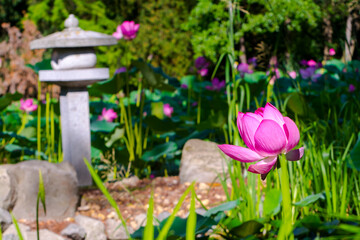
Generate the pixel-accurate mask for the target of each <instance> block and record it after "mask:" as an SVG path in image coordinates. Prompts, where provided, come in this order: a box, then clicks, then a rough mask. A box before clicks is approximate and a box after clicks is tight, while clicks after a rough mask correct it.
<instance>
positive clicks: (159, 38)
mask: <svg viewBox="0 0 360 240" xmlns="http://www.w3.org/2000/svg"><path fill="white" fill-rule="evenodd" d="M191 6H192V3H191V1H184V0H183V1H171V0H162V1H144V2H142V1H134V0H128V1H118V0H117V1H109V0H103V1H100V0H98V1H82V0H44V1H39V0H33V1H32V2H31V3H30V6H29V8H28V14H27V16H26V17H27V18H29V19H31V20H33V21H34V22H35V23H36V25H37V26H38V27H39V30H40V32H42V33H43V34H44V35H47V34H50V33H52V32H55V31H60V30H62V29H63V28H64V20H65V19H66V17H67V16H68V15H69V14H70V13H73V14H75V16H77V17H78V19H79V25H80V27H81V28H82V29H85V30H91V31H98V32H102V33H106V34H112V33H113V32H115V30H116V27H117V26H118V25H119V24H121V23H122V22H123V21H125V20H129V21H130V20H133V21H135V22H136V23H140V30H139V32H138V35H137V37H136V38H135V39H134V40H133V41H126V40H124V39H121V40H120V41H119V44H118V45H117V46H114V47H111V48H110V49H109V47H99V48H98V49H97V51H98V65H99V66H110V69H111V72H114V71H115V70H116V68H118V67H120V66H128V65H129V63H130V61H131V60H133V59H138V58H143V59H148V61H151V62H152V64H153V65H154V66H161V67H162V68H163V69H164V70H165V72H167V73H169V74H170V75H173V76H178V77H180V76H181V75H184V74H185V73H186V71H187V70H188V68H189V66H190V64H192V61H191V59H190V58H191V56H192V53H191V45H190V41H189V39H190V34H189V33H187V32H184V31H183V30H181V28H180V26H181V24H182V23H183V22H185V21H186V20H187V16H188V12H189V9H190V8H191Z"/></svg>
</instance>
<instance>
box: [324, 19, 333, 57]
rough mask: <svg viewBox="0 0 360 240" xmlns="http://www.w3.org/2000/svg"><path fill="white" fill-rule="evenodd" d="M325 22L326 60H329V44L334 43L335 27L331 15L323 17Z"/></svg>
mask: <svg viewBox="0 0 360 240" xmlns="http://www.w3.org/2000/svg"><path fill="white" fill-rule="evenodd" d="M323 24H324V38H325V46H324V60H329V58H330V55H329V45H331V43H332V35H333V28H332V26H331V20H330V16H326V17H324V18H323Z"/></svg>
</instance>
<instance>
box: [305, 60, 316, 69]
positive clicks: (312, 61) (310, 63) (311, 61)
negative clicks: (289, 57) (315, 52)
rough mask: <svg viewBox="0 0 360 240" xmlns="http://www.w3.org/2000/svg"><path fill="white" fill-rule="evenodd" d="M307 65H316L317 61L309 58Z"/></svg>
mask: <svg viewBox="0 0 360 240" xmlns="http://www.w3.org/2000/svg"><path fill="white" fill-rule="evenodd" d="M307 65H308V66H309V67H316V65H317V63H316V62H315V61H314V60H312V59H311V60H309V61H308V62H307Z"/></svg>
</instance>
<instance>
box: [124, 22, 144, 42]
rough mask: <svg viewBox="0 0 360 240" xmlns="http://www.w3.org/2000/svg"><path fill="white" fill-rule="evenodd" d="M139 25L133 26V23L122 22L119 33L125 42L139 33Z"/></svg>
mask: <svg viewBox="0 0 360 240" xmlns="http://www.w3.org/2000/svg"><path fill="white" fill-rule="evenodd" d="M139 27H140V24H135V22H134V21H124V22H123V23H122V24H121V25H120V28H121V32H122V34H123V37H124V38H125V39H126V40H132V39H134V38H135V37H136V34H137V32H138V31H139Z"/></svg>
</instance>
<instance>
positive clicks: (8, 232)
mask: <svg viewBox="0 0 360 240" xmlns="http://www.w3.org/2000/svg"><path fill="white" fill-rule="evenodd" d="M18 225H19V229H20V232H21V235H22V236H23V238H24V240H29V238H28V236H27V232H28V231H30V227H28V226H26V225H24V224H21V223H18ZM3 235H4V236H6V235H16V236H18V234H17V231H16V228H15V225H14V224H11V225H10V227H8V229H7V230H6V231H5V232H4V233H3Z"/></svg>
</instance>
